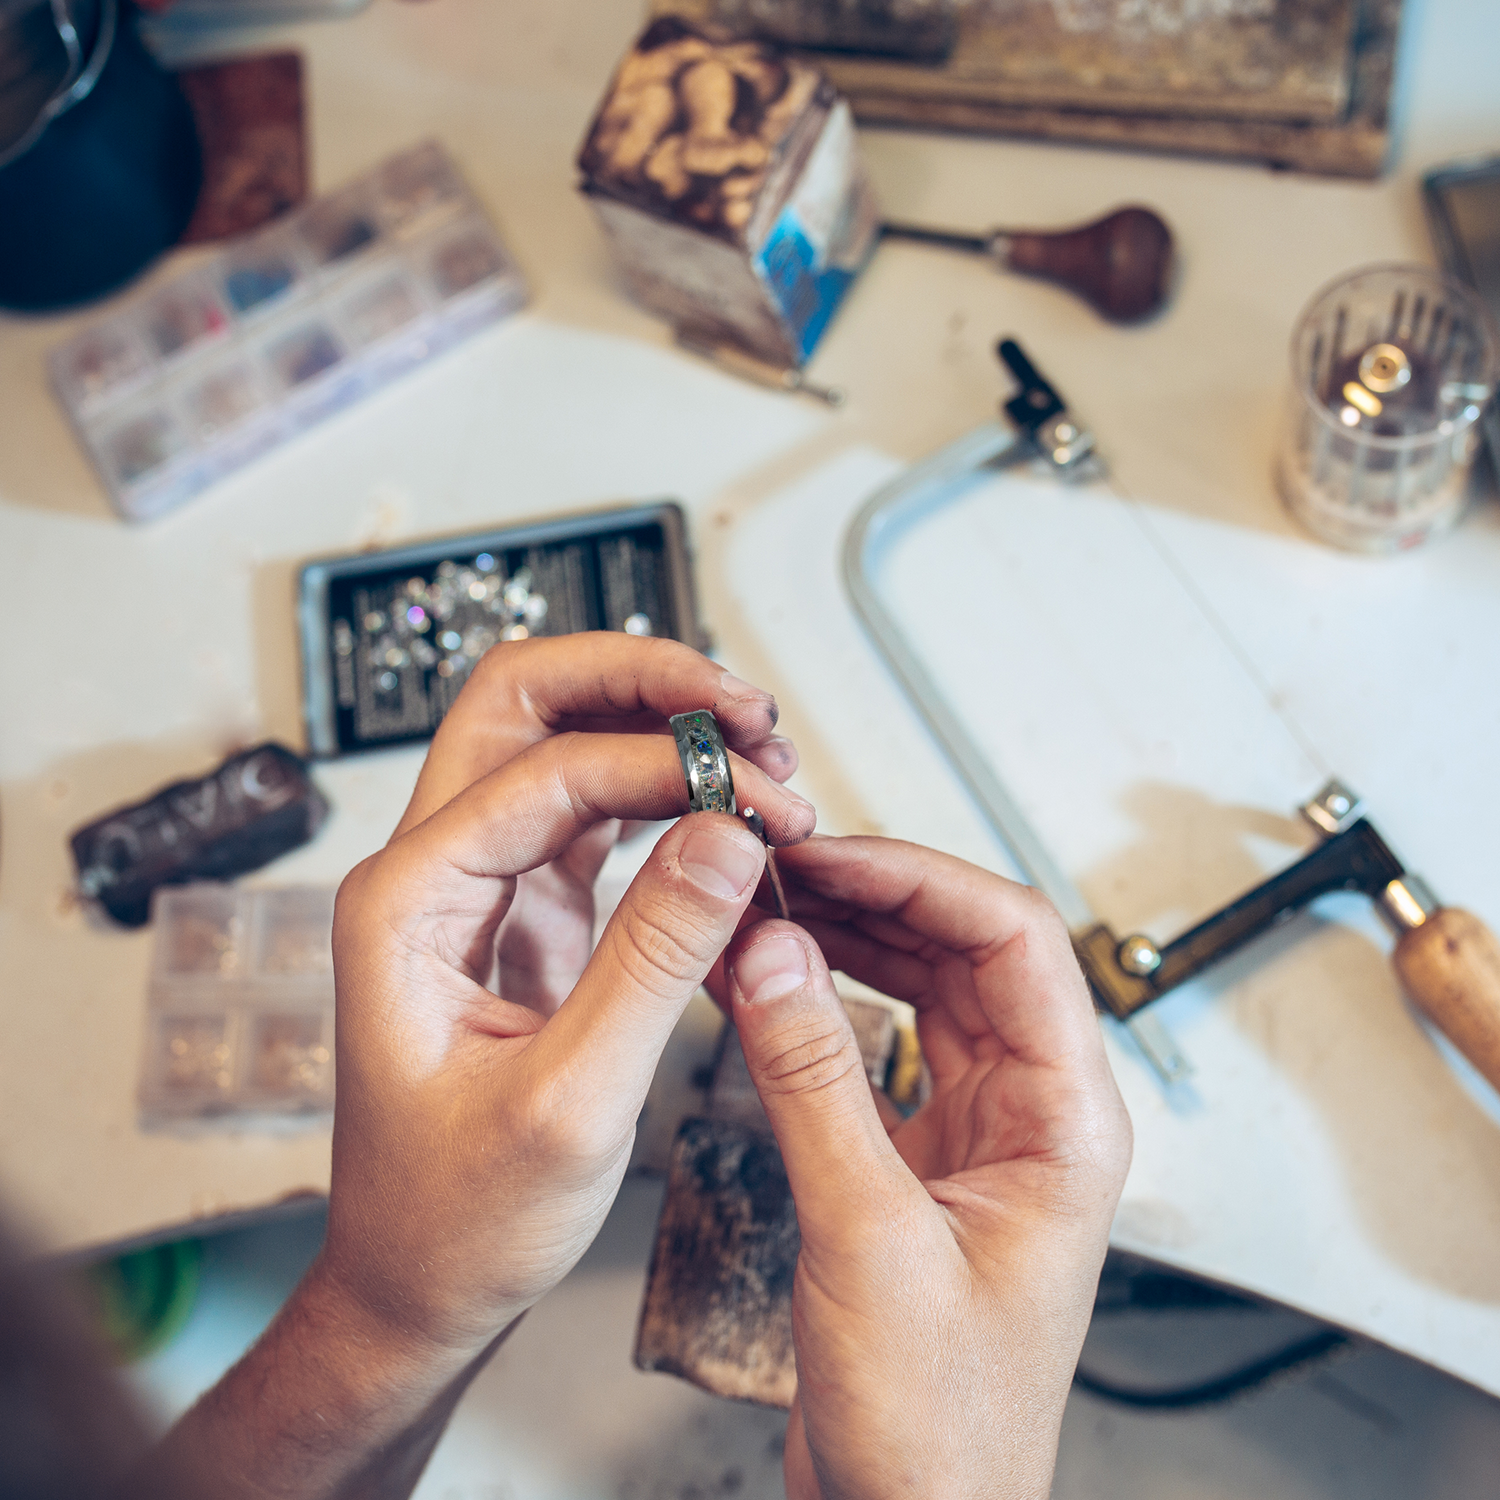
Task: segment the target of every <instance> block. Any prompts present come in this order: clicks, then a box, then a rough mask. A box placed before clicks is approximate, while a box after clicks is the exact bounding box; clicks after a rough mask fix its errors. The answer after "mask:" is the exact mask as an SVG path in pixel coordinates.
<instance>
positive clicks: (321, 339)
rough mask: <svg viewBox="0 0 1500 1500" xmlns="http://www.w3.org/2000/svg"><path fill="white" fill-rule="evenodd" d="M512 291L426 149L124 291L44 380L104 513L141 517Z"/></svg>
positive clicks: (456, 179)
mask: <svg viewBox="0 0 1500 1500" xmlns="http://www.w3.org/2000/svg"><path fill="white" fill-rule="evenodd" d="M525 299H526V284H525V281H524V279H523V278H522V276H521V272H520V270H519V269H518V267H517V266H516V263H515V261H514V260H513V259H512V257H511V255H510V253H509V251H507V249H506V248H505V246H504V244H502V242H501V240H500V238H499V236H498V235H497V234H496V232H495V227H494V225H493V224H492V223H491V222H490V220H489V218H488V216H487V215H486V213H485V211H484V209H483V207H482V206H481V205H480V203H479V201H478V199H477V198H476V197H475V196H474V194H473V192H472V190H471V189H470V188H469V186H468V184H467V183H466V182H465V181H464V179H463V177H462V175H461V174H460V172H459V170H458V167H457V165H456V164H455V163H454V161H453V159H452V158H451V157H450V156H449V155H448V153H447V152H446V151H444V150H443V148H442V147H441V146H440V145H438V144H437V142H435V141H429V142H426V143H424V144H422V145H420V146H417V147H414V148H413V149H412V150H409V151H404V152H402V153H400V154H399V155H397V156H392V157H389V158H388V159H387V160H385V161H384V162H382V163H381V164H380V165H379V166H378V167H376V168H375V169H374V170H373V171H372V172H369V173H367V174H366V175H365V176H364V177H361V178H358V179H356V180H355V181H354V182H351V183H349V184H348V185H346V186H345V187H343V188H340V189H338V190H337V191H335V192H333V193H330V194H327V195H326V196H324V197H321V198H318V199H316V200H314V201H313V202H311V203H309V204H307V205H305V206H304V207H302V208H300V209H297V210H296V211H295V212H293V213H290V214H288V215H286V216H285V217H284V218H281V219H278V220H276V221H275V222H274V223H272V224H271V225H270V226H269V227H268V228H266V229H263V230H260V231H258V232H256V233H254V234H252V235H248V236H245V237H243V238H240V239H237V240H233V241H231V242H229V243H228V244H227V245H225V246H224V247H223V248H222V249H220V250H218V251H216V252H215V253H214V254H213V255H212V256H210V257H208V258H207V259H206V260H203V261H200V262H198V263H196V264H194V265H193V266H192V268H191V269H188V270H184V271H181V272H179V273H178V274H177V275H175V276H173V277H170V278H169V279H167V280H166V281H164V282H161V283H158V284H157V285H156V286H154V287H153V288H152V289H151V290H149V291H147V292H146V293H144V294H142V295H140V296H137V297H133V298H130V299H128V300H126V301H125V302H124V303H123V304H122V305H121V306H120V307H119V308H118V309H117V310H115V311H113V312H111V313H110V314H109V315H108V316H107V317H105V318H102V319H100V320H98V321H96V322H94V323H91V324H90V325H89V326H88V327H86V328H85V329H84V330H83V331H82V332H81V333H79V334H77V335H76V336H75V337H74V338H72V339H70V340H68V342H67V343H65V344H63V345H62V346H61V347H59V348H57V349H54V350H53V351H52V352H51V354H50V356H49V365H50V369H51V375H52V384H53V387H54V389H55V390H56V391H57V394H58V397H59V399H60V400H61V401H62V404H63V406H64V407H65V408H66V410H67V412H68V415H69V417H70V418H71V419H72V422H73V426H74V428H75V430H76V431H77V433H78V435H79V437H80V439H81V440H82V442H83V445H84V447H85V449H86V450H87V451H88V454H89V456H90V457H91V459H92V460H93V462H94V466H95V467H96V468H97V469H98V471H99V475H100V478H101V479H102V480H103V481H104V484H105V487H106V488H107V489H108V491H109V494H110V497H111V499H112V500H113V501H114V504H115V507H116V509H117V510H119V512H120V513H121V515H123V516H124V517H125V518H126V519H127V520H134V521H140V520H148V519H150V518H152V517H154V516H157V515H160V514H162V513H163V512H165V511H168V510H171V509H173V508H174V507H175V506H178V505H181V504H182V503H183V502H184V501H186V500H189V499H191V498H192V497H193V496H194V495H196V494H198V493H199V491H201V490H203V489H205V488H206V487H207V486H209V485H210V484H212V483H214V482H215V481H216V480H217V479H219V478H221V477H222V476H224V475H226V474H229V473H231V472H233V471H234V470H236V469H239V468H241V467H243V466H244V465H245V464H247V463H249V462H251V460H253V459H254V458H256V457H258V456H259V455H261V454H262V453H265V452H268V451H269V450H270V449H272V448H274V447H276V446H278V445H279V444H281V443H284V442H286V441H288V440H289V439H291V438H292V437H294V436H296V435H297V434H298V433H299V432H302V431H304V430H305V429H306V428H308V427H311V426H313V425H314V424H316V423H318V422H321V421H323V420H324V419H325V418H327V417H329V416H331V415H332V414H333V413H334V412H337V411H340V410H342V409H343V408H345V407H347V406H350V405H352V404H353V403H354V402H356V401H359V400H360V399H362V398H363V397H364V396H366V395H368V394H370V393H371V392H372V391H374V390H376V389H378V388H379V387H381V386H383V385H385V384H387V383H388V382H389V381H391V380H394V379H395V378H397V377H398V376H400V375H402V374H403V373H405V372H406V371H408V370H411V369H415V368H416V367H417V366H418V365H422V364H425V363H426V362H427V361H428V360H430V359H432V358H433V357H434V356H436V355H438V354H439V353H441V352H442V351H443V350H444V349H447V348H448V347H450V346H451V345H453V344H456V343H458V342H460V341H461V340H463V339H465V338H468V337H469V336H470V335H471V334H473V333H476V332H478V331H479V330H480V329H481V328H484V327H486V326H488V325H489V324H491V323H494V322H496V321H497V320H498V319H500V318H503V317H506V316H507V315H508V314H510V313H512V312H514V311H515V310H516V309H517V308H519V307H520V306H521V304H522V303H523V302H524V301H525Z"/></svg>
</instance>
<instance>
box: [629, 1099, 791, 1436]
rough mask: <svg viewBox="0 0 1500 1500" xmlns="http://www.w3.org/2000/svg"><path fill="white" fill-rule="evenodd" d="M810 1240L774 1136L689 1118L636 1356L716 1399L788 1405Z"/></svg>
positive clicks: (677, 1150) (677, 1152) (659, 1233)
mask: <svg viewBox="0 0 1500 1500" xmlns="http://www.w3.org/2000/svg"><path fill="white" fill-rule="evenodd" d="M800 1244H801V1241H800V1239H799V1236H798V1233H797V1213H796V1209H795V1208H794V1207H793V1205H792V1192H791V1188H790V1187H789V1186H788V1185H787V1178H786V1168H785V1167H784V1166H783V1165H782V1162H781V1153H780V1152H779V1151H778V1150H777V1149H776V1141H775V1139H774V1137H772V1136H770V1135H769V1134H766V1133H765V1132H763V1131H760V1130H756V1129H754V1128H753V1127H751V1126H748V1125H743V1124H740V1123H738V1122H736V1121H733V1120H687V1121H684V1123H683V1126H682V1129H681V1130H680V1131H679V1132H678V1135H677V1141H676V1144H675V1145H674V1147H673V1149H672V1166H671V1172H670V1175H669V1177H668V1179H667V1194H666V1198H665V1200H664V1203H663V1207H662V1215H661V1222H660V1223H659V1224H658V1225H657V1230H656V1248H655V1250H654V1251H653V1252H652V1255H651V1270H650V1274H649V1277H648V1279H647V1285H646V1301H645V1305H644V1306H643V1307H642V1309H641V1323H640V1330H639V1332H638V1334H637V1336H636V1346H635V1362H636V1364H637V1365H638V1366H639V1367H640V1368H641V1369H643V1370H663V1371H666V1372H667V1373H669V1374H672V1375H680V1376H682V1378H683V1379H685V1380H690V1381H692V1383H693V1384H694V1385H697V1386H701V1387H702V1388H703V1389H704V1390H706V1391H710V1392H712V1393H713V1394H714V1395H716V1396H728V1397H730V1398H732V1399H734V1400H738V1401H754V1402H758V1403H759V1404H761V1405H763V1406H779V1407H787V1406H790V1405H791V1403H792V1397H793V1396H794V1395H795V1394H796V1390H797V1366H796V1359H795V1356H794V1354H793V1351H792V1281H793V1278H794V1276H795V1275H796V1270H797V1251H798V1249H799V1247H800Z"/></svg>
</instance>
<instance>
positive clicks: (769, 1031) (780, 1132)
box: [726, 921, 915, 1245]
mask: <svg viewBox="0 0 1500 1500" xmlns="http://www.w3.org/2000/svg"><path fill="white" fill-rule="evenodd" d="M726 970H727V973H728V977H729V993H730V1000H731V1004H732V1007H733V1016H734V1024H735V1028H736V1029H737V1030H738V1032H739V1035H740V1046H741V1047H742V1048H743V1049H744V1053H745V1062H746V1064H747V1065H748V1066H749V1069H750V1077H751V1078H752V1079H753V1080H754V1081H755V1088H756V1092H757V1093H759V1095H760V1101H761V1103H762V1104H763V1105H764V1106H765V1110H766V1114H767V1115H768V1116H769V1117H770V1120H771V1128H772V1129H773V1130H774V1131H775V1132H776V1141H777V1144H778V1145H779V1146H780V1147H781V1155H782V1159H783V1160H784V1161H785V1163H786V1172H787V1179H788V1181H789V1182H790V1183H791V1188H792V1197H793V1198H794V1199H795V1201H796V1204H797V1222H798V1224H799V1226H800V1227H801V1230H802V1237H803V1240H804V1242H807V1241H809V1240H820V1241H822V1242H823V1243H824V1244H825V1245H826V1244H828V1243H830V1241H832V1242H837V1241H839V1240H841V1239H843V1238H844V1237H846V1236H848V1235H850V1234H854V1235H861V1234H862V1228H861V1221H862V1220H865V1219H867V1216H868V1215H867V1211H868V1210H869V1209H871V1208H873V1207H874V1206H875V1205H877V1204H878V1203H880V1202H882V1201H884V1202H889V1200H890V1195H891V1194H892V1193H893V1192H901V1191H903V1190H904V1188H905V1187H906V1186H909V1185H911V1184H912V1183H913V1182H914V1181H915V1179H913V1178H912V1177H911V1175H910V1173H909V1172H907V1170H906V1167H905V1164H904V1163H903V1162H902V1160H901V1158H900V1157H899V1156H898V1155H897V1153H896V1149H895V1147H894V1146H893V1145H892V1144H891V1140H890V1137H889V1135H888V1134H887V1133H886V1129H885V1126H884V1125H882V1124H881V1122H880V1116H879V1114H878V1113H877V1112H876V1109H875V1100H874V1097H873V1095H872V1094H871V1092H870V1084H869V1080H868V1078H867V1077H866V1076H865V1065H864V1059H863V1058H862V1057H861V1056H860V1051H859V1044H858V1043H857V1042H856V1041H855V1039H854V1028H853V1026H852V1025H851V1024H850V1022H849V1017H848V1014H847V1013H846V1012H845V1010H844V1007H843V1003H842V1002H841V1001H840V1000H839V997H838V994H837V992H836V991H835V990H834V987H833V978H832V976H831V975H830V974H829V972H828V965H827V964H826V963H825V962H824V961H823V955H822V953H821V952H819V950H818V945H817V944H816V943H815V942H814V941H813V940H812V938H811V937H809V936H808V934H807V933H806V932H804V931H803V930H802V929H801V928H800V927H796V926H794V925H793V924H792V923H790V922H775V921H768V922H760V923H758V924H757V925H756V926H754V927H751V928H749V929H747V930H746V931H745V932H743V933H742V934H741V935H740V937H739V938H738V939H736V941H735V942H734V944H733V945H731V947H730V950H729V953H728V955H727V963H726Z"/></svg>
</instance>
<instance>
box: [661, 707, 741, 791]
mask: <svg viewBox="0 0 1500 1500" xmlns="http://www.w3.org/2000/svg"><path fill="white" fill-rule="evenodd" d="M671 724H672V737H673V738H674V739H675V740H676V741H677V754H678V756H679V757H680V758H681V760H682V773H683V775H684V776H685V777H686V778H687V787H688V809H689V811H691V812H727V813H731V814H732V813H734V812H735V811H736V808H735V801H734V778H733V777H732V776H731V775H730V774H729V751H728V750H727V749H725V747H724V736H723V735H722V734H720V733H719V725H718V722H717V721H716V720H715V718H714V716H713V715H712V714H711V713H710V712H709V711H708V710H707V709H706V708H701V709H698V710H696V711H695V712H693V713H688V714H673V715H672V719H671Z"/></svg>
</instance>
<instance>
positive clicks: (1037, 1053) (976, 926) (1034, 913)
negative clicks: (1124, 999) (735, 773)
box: [776, 836, 1102, 1063]
mask: <svg viewBox="0 0 1500 1500" xmlns="http://www.w3.org/2000/svg"><path fill="white" fill-rule="evenodd" d="M776 857H777V859H778V860H779V861H781V862H782V863H783V864H784V865H785V866H786V868H787V869H789V870H791V871H795V874H796V877H797V879H798V880H799V881H800V882H801V883H802V884H803V885H805V886H806V887H808V888H809V889H810V890H812V891H814V892H816V893H817V894H818V895H820V896H824V897H827V898H830V899H832V900H835V901H839V902H846V903H848V904H849V905H850V906H852V907H855V908H857V909H858V910H860V911H863V912H870V913H875V914H877V915H878V916H880V917H882V918H883V919H884V921H885V922H895V923H898V924H899V925H900V927H902V928H904V929H905V930H907V931H908V932H911V933H913V934H914V935H916V936H917V937H919V938H921V939H923V940H924V941H925V942H928V943H932V944H934V945H936V946H937V947H939V948H942V949H946V950H947V951H948V952H950V953H952V954H955V955H957V956H960V957H962V958H963V959H964V960H965V961H966V962H967V963H968V964H969V965H971V966H972V967H973V969H974V971H975V997H976V999H977V1000H978V1003H979V1006H980V1009H981V1010H982V1012H983V1015H984V1019H985V1021H986V1022H987V1023H988V1025H989V1027H990V1029H991V1030H993V1031H994V1033H995V1035H996V1036H997V1037H998V1038H999V1039H1000V1041H1001V1042H1002V1043H1003V1044H1004V1045H1005V1047H1006V1048H1007V1050H1008V1051H1010V1052H1011V1053H1013V1054H1015V1055H1016V1056H1018V1057H1020V1058H1022V1059H1024V1060H1025V1061H1027V1062H1034V1063H1052V1062H1056V1061H1060V1060H1062V1059H1064V1058H1067V1057H1070V1056H1075V1055H1077V1054H1078V1053H1079V1052H1080V1050H1086V1051H1089V1052H1093V1051H1096V1050H1097V1051H1100V1052H1101V1054H1102V1046H1101V1043H1100V1039H1099V1028H1098V1023H1097V1021H1096V1020H1095V1017H1094V1007H1093V1002H1092V999H1091V997H1090V995H1089V991H1088V986H1087V984H1086V983H1085V981H1084V978H1083V974H1082V972H1081V970H1080V969H1079V967H1078V960H1077V959H1076V958H1075V957H1074V955H1073V945H1072V940H1071V939H1070V937H1069V935H1068V930H1067V928H1066V927H1065V926H1064V924H1063V921H1062V918H1061V917H1059V916H1058V914H1057V909H1056V908H1055V907H1054V906H1053V905H1052V903H1051V902H1050V901H1048V900H1047V898H1046V897H1045V896H1043V895H1042V894H1041V892H1040V891H1038V890H1036V889H1035V888H1034V887H1031V886H1025V885H1018V884H1016V882H1015V881H1012V880H1006V879H1004V878H1002V877H1001V876H999V875H995V874H993V873H992V872H990V871H988V870H981V869H980V868H979V867H978V866H977V865H971V864H969V863H968V862H967V861H965V860H961V859H956V858H954V857H953V856H952V855H948V854H939V853H938V852H937V851H936V850H933V849H924V848H922V847H920V846H919V845H916V844H907V843H901V842H899V841H897V840H895V839H881V838H869V837H853V838H830V837H826V836H825V837H814V838H812V839H810V840H808V842H807V843H805V844H802V845H799V846H796V847H794V848H788V849H785V850H778V851H777V856H776ZM833 946H835V947H837V946H838V944H837V943H836V942H835V944H834V945H833ZM861 946H863V945H861ZM898 951H899V950H895V949H893V950H892V951H891V957H892V959H893V960H894V959H895V958H896V954H897V952H898ZM830 956H832V955H830ZM852 956H853V955H852V954H851V957H852ZM863 956H864V957H866V958H868V957H869V954H868V953H866V954H865V955H863ZM923 957H926V955H925V954H924V955H923ZM851 972H852V971H851ZM853 977H855V978H858V979H860V980H862V981H863V982H865V983H867V984H871V985H873V986H874V987H876V988H877V989H878V988H879V987H880V979H879V978H878V977H877V976H876V975H875V974H874V973H873V972H872V973H859V974H854V975H853ZM918 1003H919V1004H920V1003H921V1002H920V1001H919V1002H918ZM928 1003H930V1002H928Z"/></svg>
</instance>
